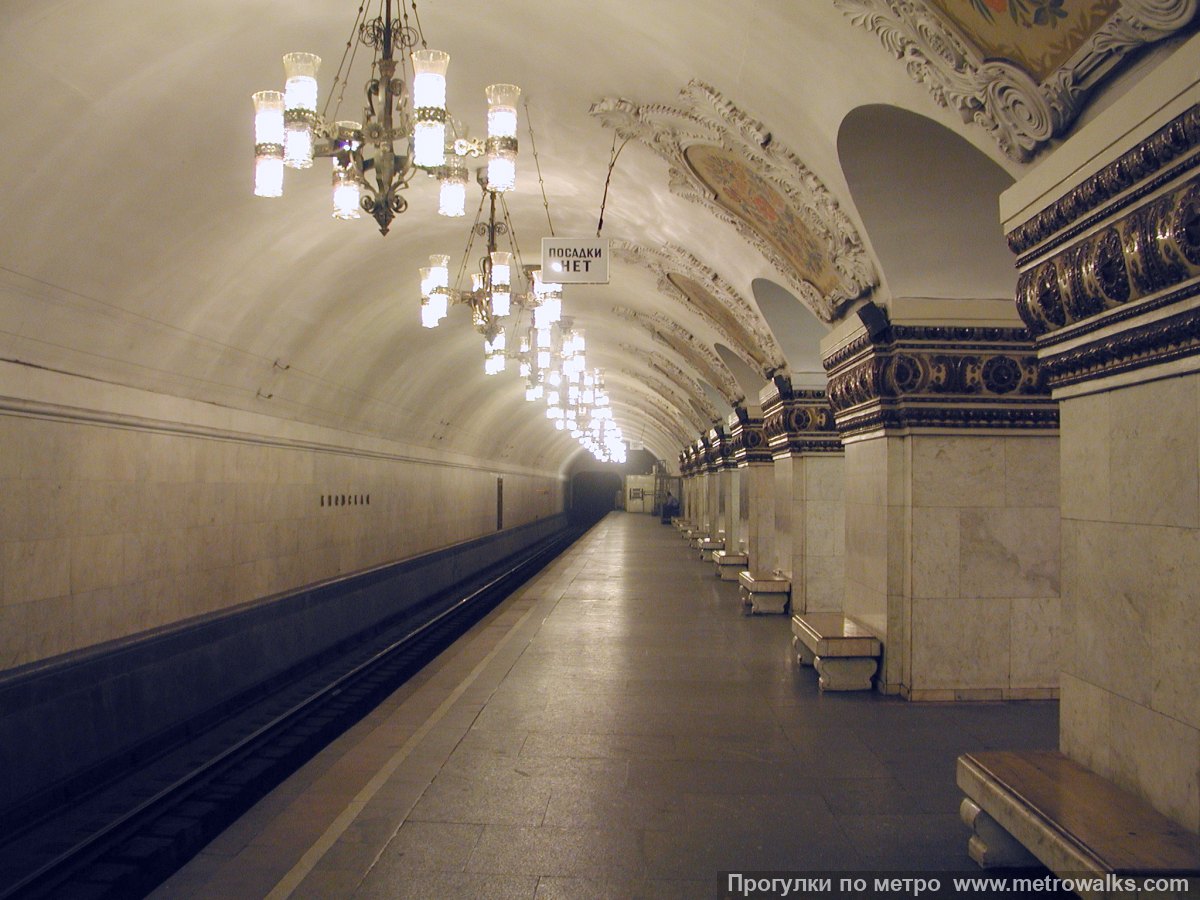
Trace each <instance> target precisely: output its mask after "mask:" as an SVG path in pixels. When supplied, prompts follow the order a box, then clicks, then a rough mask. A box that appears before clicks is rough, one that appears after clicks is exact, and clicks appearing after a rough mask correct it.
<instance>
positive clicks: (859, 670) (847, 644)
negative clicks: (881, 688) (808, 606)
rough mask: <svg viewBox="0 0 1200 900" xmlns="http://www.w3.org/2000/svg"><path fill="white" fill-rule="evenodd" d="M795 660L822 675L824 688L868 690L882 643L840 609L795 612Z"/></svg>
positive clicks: (821, 681)
mask: <svg viewBox="0 0 1200 900" xmlns="http://www.w3.org/2000/svg"><path fill="white" fill-rule="evenodd" d="M792 647H793V649H795V651H796V661H797V662H798V663H800V664H801V665H805V666H812V667H813V668H815V669H816V670H817V674H819V675H820V676H821V678H820V680H819V681H818V682H817V683H818V685H819V686H820V688H821V690H823V691H869V690H870V689H871V679H872V678H873V677H874V675H875V670H876V669H877V668H878V666H879V657H880V656H881V655H882V654H883V644H882V643H880V641H879V638H877V637H876V636H875V635H874V634H873V633H872V632H871V631H869V630H868V629H867V628H866V627H865V626H863V625H861V624H860V623H859V622H857V621H855V620H854V619H852V618H850V617H849V616H845V615H842V613H840V612H811V613H804V614H802V615H796V616H792Z"/></svg>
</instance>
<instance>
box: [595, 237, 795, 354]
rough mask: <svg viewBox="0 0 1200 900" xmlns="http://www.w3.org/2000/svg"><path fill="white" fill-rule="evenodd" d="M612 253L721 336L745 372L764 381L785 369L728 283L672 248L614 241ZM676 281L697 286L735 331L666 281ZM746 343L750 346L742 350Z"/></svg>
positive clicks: (759, 321)
mask: <svg viewBox="0 0 1200 900" xmlns="http://www.w3.org/2000/svg"><path fill="white" fill-rule="evenodd" d="M612 249H613V253H614V254H615V255H616V257H617V258H618V259H621V260H624V261H625V262H628V263H632V264H634V265H639V266H642V267H643V268H645V269H648V270H649V271H650V272H651V273H652V274H653V275H654V276H655V277H656V278H657V287H658V290H659V293H661V294H662V295H663V296H665V297H669V298H670V299H672V300H674V301H675V302H676V303H680V304H682V305H683V306H685V307H686V308H687V309H688V311H689V312H691V313H692V314H694V315H698V316H700V317H701V318H703V319H704V321H705V323H706V324H707V325H708V326H709V327H710V328H712V329H713V330H714V331H716V332H717V334H719V335H720V336H721V338H722V339H723V340H724V341H725V344H726V345H727V346H728V347H729V349H730V350H732V351H733V352H734V353H736V354H737V355H738V356H739V357H741V359H742V361H743V362H745V363H746V365H748V366H750V368H752V369H757V370H758V371H759V372H761V373H762V374H763V376H764V377H768V376H769V374H770V373H772V372H775V371H776V370H778V369H781V368H783V367H784V365H786V362H785V360H784V357H783V351H782V350H781V349H780V347H779V344H778V343H777V342H776V340H775V336H774V335H772V334H771V332H770V330H769V329H768V328H767V327H766V323H764V322H763V320H762V316H760V315H759V314H758V312H757V311H756V310H755V308H754V307H753V306H751V305H750V304H749V303H748V302H747V301H746V299H745V298H744V297H742V295H741V294H739V293H738V292H737V291H736V290H734V288H733V286H732V285H731V284H729V282H727V281H726V280H725V279H724V278H722V277H721V276H720V275H718V274H717V273H716V272H715V271H713V270H712V269H711V268H709V267H708V266H706V265H704V263H702V262H700V260H698V259H696V257H695V256H693V255H692V254H691V253H689V252H688V251H687V250H684V249H683V248H682V247H678V246H676V245H675V244H665V245H663V246H662V247H661V248H651V247H643V246H642V245H640V244H635V243H633V242H632V241H618V240H614V241H613V242H612ZM679 275H682V276H684V277H685V278H688V279H691V280H692V281H694V282H696V283H697V284H699V285H701V286H702V287H703V288H704V290H705V291H706V292H707V293H708V294H709V296H711V297H712V299H713V300H714V301H715V302H716V303H719V304H720V305H721V306H722V307H723V309H724V312H725V313H726V314H727V315H728V317H729V318H730V319H731V320H732V322H733V324H734V326H735V327H734V328H730V327H729V325H728V323H727V322H724V321H722V320H721V317H719V316H717V315H713V313H712V312H710V311H709V310H707V309H705V308H704V307H703V306H701V305H698V304H697V303H695V302H694V300H693V299H692V298H690V297H689V296H688V294H687V293H686V292H685V291H684V290H683V289H681V288H680V287H679V285H678V284H677V283H676V282H675V281H673V280H672V276H679ZM747 343H749V344H751V346H746V345H747Z"/></svg>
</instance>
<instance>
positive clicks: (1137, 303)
mask: <svg viewBox="0 0 1200 900" xmlns="http://www.w3.org/2000/svg"><path fill="white" fill-rule="evenodd" d="M1197 275H1200V177H1196V178H1193V179H1192V180H1191V181H1189V182H1186V183H1185V184H1183V185H1182V186H1180V187H1177V188H1175V189H1174V190H1172V191H1170V192H1169V193H1167V194H1164V195H1161V196H1159V197H1157V198H1155V199H1154V200H1152V201H1150V202H1148V203H1145V204H1143V205H1142V206H1139V207H1137V208H1136V209H1134V210H1132V211H1131V212H1129V213H1128V214H1127V215H1126V216H1124V217H1123V218H1120V219H1116V220H1113V221H1110V222H1108V223H1107V224H1106V225H1105V227H1103V228H1101V229H1100V230H1098V231H1095V232H1092V233H1090V234H1089V235H1087V236H1086V237H1084V238H1083V239H1081V240H1079V241H1077V242H1076V243H1074V244H1071V245H1069V246H1068V247H1067V248H1066V249H1065V250H1061V251H1059V252H1058V253H1056V254H1055V255H1053V256H1051V257H1050V258H1048V259H1046V260H1044V261H1043V262H1041V263H1038V264H1037V265H1033V266H1030V267H1029V268H1027V269H1026V270H1025V271H1024V272H1022V273H1021V277H1020V279H1019V281H1018V282H1017V310H1018V312H1020V314H1021V319H1022V320H1023V321H1024V322H1025V323H1026V324H1027V325H1028V326H1029V329H1030V331H1032V332H1033V333H1034V334H1036V335H1046V334H1048V333H1050V332H1054V331H1058V330H1059V329H1063V328H1068V330H1069V332H1070V334H1071V335H1072V336H1077V335H1078V334H1079V333H1080V332H1081V331H1083V330H1088V328H1087V326H1084V327H1082V328H1081V327H1070V326H1076V323H1081V322H1086V321H1087V320H1093V319H1094V317H1095V316H1098V315H1099V314H1101V313H1105V312H1106V311H1108V310H1112V309H1119V310H1122V312H1125V313H1126V315H1131V314H1140V313H1142V312H1145V311H1147V310H1149V309H1155V308H1158V307H1159V306H1163V305H1167V304H1169V303H1174V302H1177V301H1178V299H1179V298H1178V297H1177V296H1176V295H1175V294H1174V293H1163V292H1164V291H1167V292H1169V291H1171V290H1172V289H1178V288H1181V287H1183V286H1184V285H1185V284H1187V283H1189V282H1190V283H1191V292H1192V293H1195V292H1196V288H1197V285H1196V284H1195V283H1194V279H1195V278H1196V276H1197ZM1151 298H1153V299H1151ZM1124 317H1125V316H1122V315H1121V313H1117V314H1114V315H1112V316H1107V317H1105V318H1104V321H1103V323H1101V322H1100V320H1093V321H1092V322H1091V326H1090V327H1091V328H1097V327H1101V325H1102V324H1111V321H1112V320H1114V319H1117V320H1119V319H1121V318H1124Z"/></svg>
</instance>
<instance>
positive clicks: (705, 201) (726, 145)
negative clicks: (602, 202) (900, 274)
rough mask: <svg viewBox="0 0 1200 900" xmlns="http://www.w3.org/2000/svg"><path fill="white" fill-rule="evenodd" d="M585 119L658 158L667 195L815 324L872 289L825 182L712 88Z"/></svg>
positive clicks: (857, 245) (858, 247) (859, 248)
mask: <svg viewBox="0 0 1200 900" xmlns="http://www.w3.org/2000/svg"><path fill="white" fill-rule="evenodd" d="M590 112H591V114H592V115H593V116H596V117H597V118H599V119H600V120H601V121H602V122H603V123H604V125H605V126H607V127H609V128H612V129H614V130H615V131H616V132H617V134H618V135H619V136H620V137H622V138H625V139H627V140H629V139H636V140H638V141H641V142H642V143H643V144H645V145H646V146H647V147H649V148H650V149H651V150H653V151H654V152H655V153H657V154H658V155H659V156H661V157H662V158H663V159H665V160H666V161H667V163H668V164H669V166H670V169H669V174H668V177H669V179H670V181H669V183H670V188H671V191H672V193H675V194H676V195H678V196H681V197H683V198H685V199H687V200H690V201H692V202H694V203H699V204H700V205H702V206H704V207H705V208H706V209H708V210H709V211H710V212H711V213H712V214H713V215H714V216H716V217H717V218H718V219H721V220H722V221H725V222H728V223H729V224H730V225H732V226H733V227H734V228H735V229H736V230H737V231H738V233H739V234H740V235H742V237H743V238H744V239H745V240H747V241H748V242H749V243H750V244H751V245H753V246H754V247H755V248H756V249H757V250H758V251H759V252H761V253H762V254H763V256H765V257H766V258H767V259H768V260H769V261H770V262H771V264H772V265H774V266H775V267H776V268H777V269H778V270H779V271H780V272H781V273H782V274H783V275H784V277H785V278H786V279H787V281H788V284H789V285H790V287H791V288H792V290H793V292H794V293H795V294H796V295H797V296H798V297H799V298H800V300H801V301H802V302H803V303H804V304H805V305H806V306H808V307H809V308H810V309H811V310H812V311H813V313H814V314H815V315H816V316H817V317H818V318H819V319H821V321H823V322H832V321H833V320H834V319H835V318H836V317H837V315H838V312H839V311H840V310H841V309H842V307H843V306H844V305H845V304H846V303H847V302H849V301H851V300H854V299H856V298H858V297H861V296H862V295H864V294H865V293H867V292H868V291H870V290H871V289H872V288H873V287H874V285H875V284H876V283H877V281H878V278H877V276H876V274H875V269H874V266H873V265H872V264H871V261H870V259H869V257H868V256H867V254H866V251H865V249H864V248H863V244H862V240H861V238H860V237H859V235H858V232H857V230H856V229H855V228H854V225H853V223H852V222H851V221H850V218H849V217H848V216H847V215H846V214H845V212H843V211H842V209H841V207H840V206H839V205H838V202H837V200H836V199H835V198H834V196H833V195H832V194H831V193H830V192H829V190H828V189H827V188H826V187H825V185H824V183H823V182H821V180H820V179H819V178H817V177H816V175H814V174H813V172H812V171H811V170H810V169H809V168H808V167H807V166H805V165H804V163H803V162H802V161H801V160H800V159H799V157H797V156H796V155H795V154H794V153H792V152H791V151H789V150H787V149H785V148H784V147H783V146H782V145H781V143H780V142H779V141H778V140H776V139H775V138H774V136H773V135H772V133H771V131H770V129H769V128H768V127H767V126H766V125H764V124H763V123H762V122H759V121H756V120H755V119H753V118H751V117H750V116H748V115H747V114H746V113H744V112H743V111H742V110H741V109H739V108H738V107H737V106H735V105H734V104H733V103H731V102H729V101H728V100H726V99H725V98H724V97H722V96H721V94H720V93H718V92H717V91H716V90H715V89H714V88H712V87H710V86H709V85H707V84H704V83H703V82H700V81H692V82H690V83H689V84H688V86H687V87H686V88H684V89H683V90H682V91H681V92H680V99H679V103H678V105H677V106H668V105H666V104H658V103H652V104H644V105H642V104H638V103H635V102H633V101H632V100H626V99H623V98H618V97H608V98H605V99H603V100H601V101H599V102H597V103H595V104H593V105H592V108H591V110H590Z"/></svg>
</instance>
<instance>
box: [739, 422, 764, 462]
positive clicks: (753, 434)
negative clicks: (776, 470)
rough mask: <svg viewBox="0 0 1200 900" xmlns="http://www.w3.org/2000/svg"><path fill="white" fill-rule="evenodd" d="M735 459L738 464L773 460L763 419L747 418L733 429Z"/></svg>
mask: <svg viewBox="0 0 1200 900" xmlns="http://www.w3.org/2000/svg"><path fill="white" fill-rule="evenodd" d="M733 460H734V464H735V465H737V466H748V465H750V464H751V463H761V462H770V461H771V450H770V448H769V447H768V446H767V436H766V433H765V432H764V430H763V422H762V420H761V419H750V418H745V419H743V420H742V421H740V422H738V424H737V425H735V426H734V429H733Z"/></svg>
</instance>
